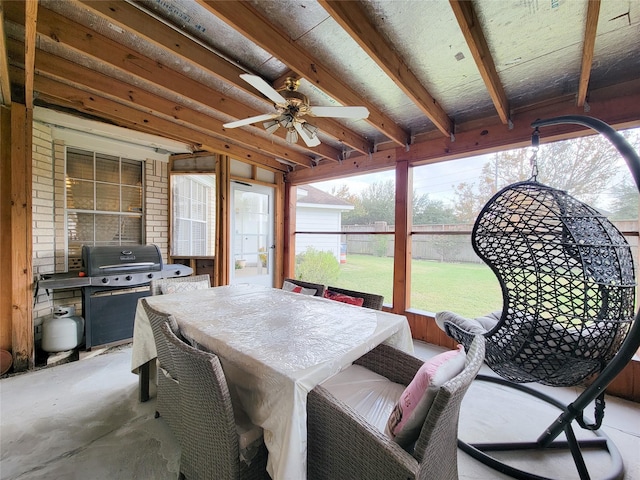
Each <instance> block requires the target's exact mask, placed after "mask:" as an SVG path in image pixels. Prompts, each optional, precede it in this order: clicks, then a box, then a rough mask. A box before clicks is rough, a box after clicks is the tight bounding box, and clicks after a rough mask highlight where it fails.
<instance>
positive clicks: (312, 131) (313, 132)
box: [302, 122, 319, 138]
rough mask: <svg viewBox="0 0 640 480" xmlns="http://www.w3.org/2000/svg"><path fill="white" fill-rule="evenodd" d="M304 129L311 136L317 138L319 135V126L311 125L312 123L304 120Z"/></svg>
mask: <svg viewBox="0 0 640 480" xmlns="http://www.w3.org/2000/svg"><path fill="white" fill-rule="evenodd" d="M302 129H303V130H304V131H305V132H307V134H308V135H309V137H311V138H315V137H317V135H318V130H319V129H318V127H316V126H315V125H311V124H310V123H307V122H304V123H303V124H302Z"/></svg>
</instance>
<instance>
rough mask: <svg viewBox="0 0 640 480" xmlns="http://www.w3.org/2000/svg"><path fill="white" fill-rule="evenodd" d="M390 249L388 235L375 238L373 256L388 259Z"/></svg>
mask: <svg viewBox="0 0 640 480" xmlns="http://www.w3.org/2000/svg"><path fill="white" fill-rule="evenodd" d="M388 247H389V237H388V236H387V235H374V236H373V254H374V255H375V256H376V257H386V256H387V249H388Z"/></svg>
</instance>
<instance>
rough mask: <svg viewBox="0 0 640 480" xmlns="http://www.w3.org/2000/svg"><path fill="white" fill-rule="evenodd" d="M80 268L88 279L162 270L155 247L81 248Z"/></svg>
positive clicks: (158, 253)
mask: <svg viewBox="0 0 640 480" xmlns="http://www.w3.org/2000/svg"><path fill="white" fill-rule="evenodd" d="M82 266H83V267H84V271H85V273H86V274H87V276H89V277H96V276H105V275H116V274H120V273H130V272H155V271H160V270H162V255H161V254H160V249H159V248H158V246H157V245H127V246H123V245H105V246H96V247H93V246H88V245H83V246H82Z"/></svg>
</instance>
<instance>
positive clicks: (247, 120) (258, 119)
mask: <svg viewBox="0 0 640 480" xmlns="http://www.w3.org/2000/svg"><path fill="white" fill-rule="evenodd" d="M279 115H280V114H279V113H265V114H263V115H256V116H255V117H249V118H243V119H241V120H236V121H235V122H229V123H225V124H224V125H222V126H223V127H224V128H236V127H242V126H243V125H250V124H252V123H258V122H264V121H265V120H271V119H272V118H276V117H278V116H279Z"/></svg>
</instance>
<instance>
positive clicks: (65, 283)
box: [38, 245, 193, 350]
mask: <svg viewBox="0 0 640 480" xmlns="http://www.w3.org/2000/svg"><path fill="white" fill-rule="evenodd" d="M82 266H83V269H82V270H81V271H80V272H70V273H63V274H51V275H43V278H42V279H41V280H39V282H38V287H39V288H44V289H47V290H55V289H69V288H81V289H82V316H83V317H84V319H85V328H86V331H85V337H86V340H85V345H86V348H87V350H90V349H91V348H92V347H95V346H98V345H104V344H108V343H114V342H120V341H123V340H128V339H130V338H132V337H133V322H134V318H135V311H136V305H137V303H138V299H139V298H141V297H146V296H148V295H149V293H150V292H149V282H151V280H153V279H160V278H170V277H184V276H188V275H191V274H192V273H193V269H191V268H190V267H188V266H186V265H163V263H162V255H161V254H160V249H159V248H158V246H157V245H132V246H99V247H91V246H87V245H84V246H83V247H82Z"/></svg>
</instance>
